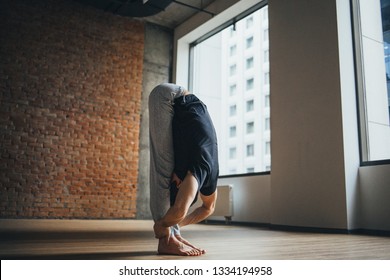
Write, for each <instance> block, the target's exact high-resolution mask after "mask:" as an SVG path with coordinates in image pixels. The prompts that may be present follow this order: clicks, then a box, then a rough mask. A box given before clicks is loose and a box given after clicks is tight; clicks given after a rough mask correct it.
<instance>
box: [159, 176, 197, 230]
mask: <svg viewBox="0 0 390 280" xmlns="http://www.w3.org/2000/svg"><path fill="white" fill-rule="evenodd" d="M197 191H198V181H197V180H196V179H195V177H194V176H193V175H192V174H191V173H190V172H188V173H187V175H186V177H185V178H184V180H183V182H182V183H181V184H180V188H179V192H178V194H177V197H176V201H175V204H174V205H173V206H172V207H171V208H169V209H168V211H167V213H166V214H165V216H164V217H162V218H161V219H160V220H158V221H157V222H156V223H155V225H154V233H155V235H156V237H157V238H163V237H167V238H169V227H170V226H173V225H175V224H178V223H180V222H181V221H182V220H183V219H184V218H185V216H186V215H187V212H188V209H189V208H190V206H191V203H192V201H193V200H194V198H195V196H196V193H197ZM167 235H168V236H167Z"/></svg>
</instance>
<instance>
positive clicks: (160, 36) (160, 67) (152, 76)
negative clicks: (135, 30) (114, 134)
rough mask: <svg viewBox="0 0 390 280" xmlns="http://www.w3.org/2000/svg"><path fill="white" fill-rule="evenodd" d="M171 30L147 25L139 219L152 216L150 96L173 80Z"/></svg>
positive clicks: (138, 195)
mask: <svg viewBox="0 0 390 280" xmlns="http://www.w3.org/2000/svg"><path fill="white" fill-rule="evenodd" d="M172 42H173V33H172V30H169V29H166V28H164V27H161V26H158V25H154V24H146V26H145V51H144V66H143V67H144V69H143V84H142V102H141V128H140V156H139V173H138V192H137V219H151V217H152V216H151V213H150V209H149V110H148V97H149V93H150V92H151V90H152V89H153V88H154V87H155V86H156V85H158V84H160V83H163V82H170V80H171V72H172V48H173V46H172Z"/></svg>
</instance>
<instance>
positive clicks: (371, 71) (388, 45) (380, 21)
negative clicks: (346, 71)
mask: <svg viewBox="0 0 390 280" xmlns="http://www.w3.org/2000/svg"><path fill="white" fill-rule="evenodd" d="M352 4H353V12H354V13H353V16H354V22H353V25H354V29H355V45H356V52H355V53H356V66H357V69H356V73H357V81H358V96H359V117H360V132H361V133H360V134H361V141H360V142H361V157H362V162H363V163H364V164H372V163H375V162H376V163H380V162H382V161H385V162H389V160H390V107H389V104H390V0H354V1H352Z"/></svg>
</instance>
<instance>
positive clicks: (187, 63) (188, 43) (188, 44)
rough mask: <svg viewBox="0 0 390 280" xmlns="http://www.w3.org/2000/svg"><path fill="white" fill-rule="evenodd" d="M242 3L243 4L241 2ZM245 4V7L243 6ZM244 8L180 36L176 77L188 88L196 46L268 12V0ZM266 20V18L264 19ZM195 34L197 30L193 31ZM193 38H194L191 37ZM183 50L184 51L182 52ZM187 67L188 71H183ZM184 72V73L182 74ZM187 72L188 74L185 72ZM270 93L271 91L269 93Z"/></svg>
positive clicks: (190, 86)
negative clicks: (205, 28) (260, 12)
mask: <svg viewBox="0 0 390 280" xmlns="http://www.w3.org/2000/svg"><path fill="white" fill-rule="evenodd" d="M240 5H241V4H240ZM242 6H244V7H245V8H243V7H242ZM242 6H241V7H242V8H241V9H240V10H242V11H243V12H239V13H238V14H235V15H234V16H232V17H230V18H229V19H227V20H226V21H223V22H222V23H221V24H212V26H214V28H211V29H209V30H210V31H208V32H207V31H206V32H205V33H203V35H200V36H197V37H195V36H193V34H192V33H191V34H190V35H189V34H187V35H185V36H183V37H180V39H177V41H176V42H177V44H176V45H175V48H176V52H177V54H176V56H175V59H176V64H175V68H174V75H175V76H174V79H175V80H176V81H177V80H179V82H180V81H181V82H182V83H183V84H184V85H185V84H186V83H187V88H188V89H189V90H190V91H191V89H192V88H193V80H192V79H193V77H194V76H193V73H192V69H191V66H192V65H193V62H194V61H193V60H194V46H195V45H197V44H199V43H201V42H202V41H204V40H207V39H208V38H209V37H211V36H213V35H215V34H216V33H218V32H220V31H222V30H223V29H225V28H228V27H232V26H234V24H235V23H236V22H237V21H239V20H241V19H243V18H245V17H247V16H249V15H250V14H252V13H254V12H256V11H257V10H259V9H262V8H265V9H267V12H268V0H261V1H260V2H258V3H256V4H249V3H248V4H245V2H242ZM266 19H267V20H269V15H267V18H266ZM263 20H264V19H263ZM193 33H194V34H195V32H193ZM189 38H192V39H189ZM185 49H187V50H188V52H186V51H185ZM181 51H184V52H183V53H181ZM185 57H187V60H183V58H185ZM267 62H268V63H269V58H268V59H267ZM185 68H187V72H182V71H184V70H185ZM180 73H182V74H180ZM185 73H187V74H185ZM268 95H269V93H268ZM270 174H271V169H269V168H267V169H266V171H259V172H253V173H235V174H227V175H220V176H219V178H237V177H250V176H259V175H270Z"/></svg>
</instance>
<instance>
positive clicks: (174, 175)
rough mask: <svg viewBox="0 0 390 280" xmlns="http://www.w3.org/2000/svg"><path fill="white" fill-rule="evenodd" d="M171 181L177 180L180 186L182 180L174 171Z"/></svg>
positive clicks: (177, 184)
mask: <svg viewBox="0 0 390 280" xmlns="http://www.w3.org/2000/svg"><path fill="white" fill-rule="evenodd" d="M171 182H175V183H176V186H177V187H179V186H180V184H181V182H182V181H181V180H180V178H179V177H177V175H176V173H175V172H174V173H172V178H171Z"/></svg>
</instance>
